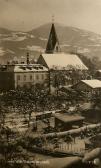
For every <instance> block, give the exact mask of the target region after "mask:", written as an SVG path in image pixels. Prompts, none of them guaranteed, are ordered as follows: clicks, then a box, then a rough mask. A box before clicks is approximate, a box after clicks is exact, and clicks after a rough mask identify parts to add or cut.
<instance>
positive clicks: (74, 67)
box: [38, 24, 88, 85]
mask: <svg viewBox="0 0 101 168" xmlns="http://www.w3.org/2000/svg"><path fill="white" fill-rule="evenodd" d="M38 63H39V64H41V65H43V66H45V67H47V68H48V69H49V73H50V76H51V77H50V78H52V80H53V79H54V77H56V76H57V75H58V74H59V76H60V72H62V76H64V78H65V85H68V84H74V83H77V82H78V81H80V80H81V79H86V75H87V70H88V68H87V67H86V66H85V65H84V63H83V62H82V61H81V59H80V58H79V57H78V55H76V54H69V53H68V54H67V53H63V52H61V48H60V45H59V40H58V37H57V34H56V30H55V26H54V24H52V27H51V31H50V35H49V39H48V42H47V46H46V51H45V53H42V54H41V55H40V56H39V58H38ZM60 78H61V77H60ZM61 79H62V78H61ZM52 80H51V81H52ZM53 81H54V80H53ZM58 81H59V80H58Z"/></svg>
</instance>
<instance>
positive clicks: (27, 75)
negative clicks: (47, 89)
mask: <svg viewBox="0 0 101 168" xmlns="http://www.w3.org/2000/svg"><path fill="white" fill-rule="evenodd" d="M48 78H49V77H48V69H47V68H46V67H44V66H42V65H39V64H7V65H2V66H1V67H0V89H1V90H11V89H16V88H21V87H28V88H29V87H31V86H33V85H35V84H37V83H39V84H45V83H46V81H47V79H48Z"/></svg>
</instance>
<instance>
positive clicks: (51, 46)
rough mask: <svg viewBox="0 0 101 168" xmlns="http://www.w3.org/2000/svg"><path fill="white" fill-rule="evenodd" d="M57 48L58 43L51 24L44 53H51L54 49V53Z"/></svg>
mask: <svg viewBox="0 0 101 168" xmlns="http://www.w3.org/2000/svg"><path fill="white" fill-rule="evenodd" d="M58 47H59V41H58V38H57V34H56V30H55V26H54V23H52V27H51V30H50V34H49V39H48V42H47V46H46V53H53V52H54V50H55V48H56V51H58Z"/></svg>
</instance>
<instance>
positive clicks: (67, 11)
mask: <svg viewBox="0 0 101 168" xmlns="http://www.w3.org/2000/svg"><path fill="white" fill-rule="evenodd" d="M52 14H54V15H55V22H59V23H63V24H65V25H67V26H75V27H78V28H83V29H87V30H91V31H94V32H96V33H100V34H101V0H0V27H5V28H9V29H12V30H24V31H28V30H31V29H33V28H35V27H37V26H39V25H41V24H44V23H47V22H51V16H52Z"/></svg>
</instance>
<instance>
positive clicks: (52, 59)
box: [38, 53, 88, 70]
mask: <svg viewBox="0 0 101 168" xmlns="http://www.w3.org/2000/svg"><path fill="white" fill-rule="evenodd" d="M40 58H41V59H40ZM41 60H43V61H42V62H44V66H45V65H46V66H47V67H48V68H49V69H57V70H70V69H80V70H87V69H88V68H87V67H86V66H85V65H84V64H83V62H82V61H81V60H80V58H79V57H78V56H77V55H75V54H65V53H54V54H47V53H45V54H42V55H41V56H40V57H39V60H38V61H39V62H38V63H40V64H43V63H42V62H41Z"/></svg>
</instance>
